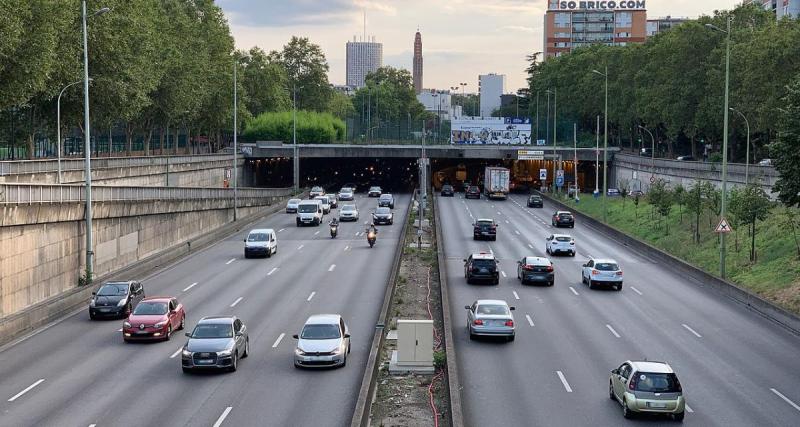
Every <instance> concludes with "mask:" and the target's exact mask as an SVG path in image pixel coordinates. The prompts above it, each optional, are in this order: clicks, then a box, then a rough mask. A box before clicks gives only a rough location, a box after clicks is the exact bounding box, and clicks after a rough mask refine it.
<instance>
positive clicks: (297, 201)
mask: <svg viewBox="0 0 800 427" xmlns="http://www.w3.org/2000/svg"><path fill="white" fill-rule="evenodd" d="M298 203H300V199H289V203H288V204H290V205H296V204H298Z"/></svg>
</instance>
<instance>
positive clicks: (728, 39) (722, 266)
mask: <svg viewBox="0 0 800 427" xmlns="http://www.w3.org/2000/svg"><path fill="white" fill-rule="evenodd" d="M727 21H728V28H727V30H723V29H722V28H719V27H717V26H716V25H713V24H706V27H708V28H710V29H712V30H714V31H719V32H721V33H724V34H725V35H726V41H725V110H724V114H725V119H724V124H723V126H724V133H723V134H722V202H721V203H720V211H719V216H720V221H722V220H723V219H725V207H726V206H725V202H726V200H725V199H726V197H727V192H728V116H729V112H730V107H729V105H728V99H729V95H730V80H731V23H732V21H733V16H729V17H728V19H727ZM725 235H726V233H719V275H720V277H722V278H723V279H724V278H725V255H726V251H727V248H726V247H725Z"/></svg>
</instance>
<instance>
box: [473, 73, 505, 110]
mask: <svg viewBox="0 0 800 427" xmlns="http://www.w3.org/2000/svg"><path fill="white" fill-rule="evenodd" d="M478 93H479V94H480V98H481V117H491V116H492V113H493V112H494V110H497V109H498V108H500V96H502V95H503V94H504V93H506V76H505V74H494V73H491V74H481V75H480V76H478Z"/></svg>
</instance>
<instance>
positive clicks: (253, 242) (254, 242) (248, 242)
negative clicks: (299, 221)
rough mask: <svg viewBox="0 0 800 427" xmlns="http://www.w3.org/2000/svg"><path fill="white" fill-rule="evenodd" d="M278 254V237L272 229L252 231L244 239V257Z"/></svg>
mask: <svg viewBox="0 0 800 427" xmlns="http://www.w3.org/2000/svg"><path fill="white" fill-rule="evenodd" d="M276 253H278V237H277V236H276V235H275V230H273V229H271V228H259V229H255V230H251V231H250V233H248V234H247V237H246V238H245V239H244V257H245V258H250V257H252V256H265V257H267V258H269V257H271V256H272V255H275V254H276Z"/></svg>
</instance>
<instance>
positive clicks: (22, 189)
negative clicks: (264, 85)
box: [0, 184, 292, 204]
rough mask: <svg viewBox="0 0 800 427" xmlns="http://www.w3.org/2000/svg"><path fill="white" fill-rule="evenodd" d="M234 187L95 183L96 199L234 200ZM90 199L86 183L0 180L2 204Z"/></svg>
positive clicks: (273, 192)
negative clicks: (18, 182) (133, 185)
mask: <svg viewBox="0 0 800 427" xmlns="http://www.w3.org/2000/svg"><path fill="white" fill-rule="evenodd" d="M237 191H238V195H237V197H238V198H239V199H240V200H242V199H267V198H274V197H283V196H288V195H290V194H291V193H292V189H291V188H240V189H238V190H237ZM233 196H234V190H233V189H232V188H194V187H108V186H94V185H93V186H92V202H97V203H103V202H120V201H146V200H225V199H230V200H233ZM85 201H86V188H85V186H84V185H55V184H52V185H51V184H43V185H39V184H0V204H34V203H76V202H85Z"/></svg>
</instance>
